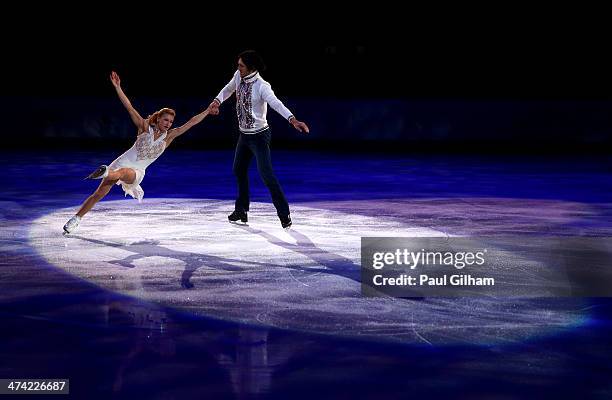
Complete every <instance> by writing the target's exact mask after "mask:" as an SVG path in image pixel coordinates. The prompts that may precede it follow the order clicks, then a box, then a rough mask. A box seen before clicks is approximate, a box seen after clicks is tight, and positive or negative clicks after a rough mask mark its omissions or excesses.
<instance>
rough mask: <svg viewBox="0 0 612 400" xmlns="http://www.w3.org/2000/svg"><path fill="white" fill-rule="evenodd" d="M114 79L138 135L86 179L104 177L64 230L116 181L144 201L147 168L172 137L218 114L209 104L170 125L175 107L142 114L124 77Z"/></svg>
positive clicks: (113, 75) (76, 223) (74, 224)
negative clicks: (182, 121) (124, 84)
mask: <svg viewBox="0 0 612 400" xmlns="http://www.w3.org/2000/svg"><path fill="white" fill-rule="evenodd" d="M110 79H111V82H112V84H113V86H114V87H115V90H116V91H117V95H118V96H119V99H120V100H121V103H123V105H124V106H125V108H126V109H127V111H128V113H129V114H130V117H131V118H132V121H133V122H134V124H135V125H136V127H137V128H138V136H137V137H136V142H135V143H134V145H133V146H132V147H131V148H130V149H129V150H128V151H126V152H125V153H123V154H122V155H121V156H119V158H117V159H116V160H115V161H113V162H112V163H111V164H110V165H108V166H106V165H101V166H100V167H98V169H96V170H95V171H94V172H92V173H91V174H90V175H89V176H87V178H86V179H102V182H101V183H100V186H98V188H97V189H96V191H95V192H94V193H93V194H92V195H91V196H89V197H88V198H87V200H85V202H84V203H83V205H82V206H81V208H80V209H79V211H77V213H76V214H75V215H74V216H73V217H72V218H70V219H69V220H68V222H66V224H65V225H64V232H65V233H71V232H73V231H74V230H75V229H76V228H77V227H78V226H79V223H80V222H81V218H83V216H84V215H85V214H87V212H88V211H89V210H91V208H92V207H93V206H94V205H95V204H96V203H97V202H98V201H100V200H101V199H102V198H104V196H106V195H107V194H108V192H109V191H110V189H111V188H112V187H113V185H115V184H117V185H121V187H122V188H123V191H124V192H125V194H126V195H128V194H129V195H130V196H132V197H133V198H135V199H137V200H138V201H139V202H140V201H142V198H143V196H144V191H143V190H142V188H141V187H140V183H141V182H142V179H143V178H144V176H145V170H146V168H147V167H148V166H149V165H151V163H153V161H155V160H157V158H158V157H159V156H160V155H161V154H162V153H163V152H164V150H165V149H166V148H167V147H168V146H169V145H170V143H172V141H173V140H174V139H175V138H176V137H178V136H180V135H182V134H183V133H185V132H187V130H189V128H191V127H192V126H194V125H196V124H198V123H200V122H202V120H203V119H204V118H206V116H207V115H208V114H218V113H219V112H218V109H214V110H211V109H210V107H209V108H207V109H206V110H204V111H202V112H201V113H199V114H198V115H195V116H193V117H192V118H191V119H190V120H189V121H187V123H185V124H184V125H183V126H180V127H178V128H173V129H170V127H171V126H172V124H173V122H174V116H175V115H176V113H175V111H174V110H172V109H170V108H162V109H161V110H159V111H156V112H155V113H153V115H150V116H149V117H148V118H147V119H144V118H142V117H141V116H140V114H139V113H138V111H136V109H134V107H133V106H132V103H130V100H129V99H128V98H127V96H126V95H125V93H124V92H123V90H122V89H121V80H120V79H119V75H117V73H116V72H114V71H113V72H112V73H111V75H110Z"/></svg>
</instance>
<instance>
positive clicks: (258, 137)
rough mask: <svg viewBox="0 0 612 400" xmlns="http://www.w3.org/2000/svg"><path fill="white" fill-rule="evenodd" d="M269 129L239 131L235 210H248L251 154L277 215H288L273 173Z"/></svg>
mask: <svg viewBox="0 0 612 400" xmlns="http://www.w3.org/2000/svg"><path fill="white" fill-rule="evenodd" d="M271 137H272V136H271V133H270V129H269V128H268V129H266V130H265V131H262V132H259V133H255V134H250V135H249V134H244V133H242V132H240V137H239V138H238V143H237V144H236V153H235V154H234V167H233V170H234V175H235V176H236V179H237V181H238V198H237V199H236V206H235V207H236V210H238V211H249V204H250V196H249V173H248V170H249V165H250V163H251V160H252V159H253V156H255V159H256V161H257V170H258V171H259V176H261V179H262V180H263V182H264V184H265V185H266V187H267V188H268V190H269V191H270V195H271V196H272V203H274V207H276V214H277V215H278V216H279V217H286V216H288V215H289V204H288V203H287V199H286V198H285V194H284V193H283V189H282V188H281V186H280V184H279V183H278V179H276V175H274V170H273V169H272V159H271V157H270V140H271Z"/></svg>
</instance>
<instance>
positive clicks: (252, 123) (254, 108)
mask: <svg viewBox="0 0 612 400" xmlns="http://www.w3.org/2000/svg"><path fill="white" fill-rule="evenodd" d="M234 92H236V112H237V113H238V126H239V128H240V131H241V132H242V133H246V134H253V133H258V132H261V131H263V130H266V129H267V128H268V121H267V119H266V114H267V113H268V104H270V107H272V109H273V110H274V111H276V112H277V113H279V114H280V115H282V116H283V118H285V119H287V120H289V119H290V118H291V117H293V114H292V113H291V111H289V109H287V107H285V105H284V104H283V103H282V102H281V101H280V100H279V99H278V98H277V97H276V95H275V94H274V91H273V90H272V87H271V86H270V84H269V83H268V82H266V81H264V80H263V78H262V77H261V75H259V73H258V72H257V71H255V72H253V73H252V74H249V75H247V76H245V77H244V78H240V72H239V71H238V70H236V73H234V76H233V77H232V80H230V81H229V83H228V84H227V85H225V87H224V88H223V89H222V90H221V91H220V92H219V94H218V95H217V97H215V99H216V100H217V101H218V102H219V104H221V103H223V102H224V101H225V100H227V99H228V98H229V97H230V96H231V95H232V93H234Z"/></svg>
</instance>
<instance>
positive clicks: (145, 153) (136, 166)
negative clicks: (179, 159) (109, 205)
mask: <svg viewBox="0 0 612 400" xmlns="http://www.w3.org/2000/svg"><path fill="white" fill-rule="evenodd" d="M166 135H167V132H164V133H162V134H161V136H160V137H158V138H157V140H155V134H154V131H153V127H151V126H149V131H148V132H144V133H141V134H140V135H138V137H137V138H136V142H135V143H134V145H133V146H132V147H130V149H129V150H128V151H126V152H125V153H123V154H122V155H120V156H119V157H118V158H117V159H116V160H115V161H113V162H112V163H111V164H110V165H109V168H110V169H111V170H115V169H119V168H131V169H133V170H134V172H136V179H134V182H133V183H125V182H123V181H121V180H120V181H117V185H121V187H122V188H123V191H124V192H125V195H126V196H127V195H128V194H129V195H130V196H132V197H133V198H135V199H136V200H138V201H139V202H141V201H142V198H143V197H144V190H142V187H141V186H140V183H141V182H142V180H143V179H144V176H145V170H146V169H147V167H148V166H149V165H151V164H152V163H153V161H155V160H157V158H158V157H159V156H161V154H162V153H163V152H164V150H165V149H166V141H165V140H164V139H165V138H166Z"/></svg>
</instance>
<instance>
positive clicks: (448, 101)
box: [0, 4, 612, 152]
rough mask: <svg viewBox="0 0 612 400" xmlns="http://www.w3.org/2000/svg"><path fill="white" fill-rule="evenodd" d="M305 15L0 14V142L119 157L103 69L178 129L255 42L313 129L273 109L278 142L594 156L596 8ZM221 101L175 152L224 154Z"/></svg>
mask: <svg viewBox="0 0 612 400" xmlns="http://www.w3.org/2000/svg"><path fill="white" fill-rule="evenodd" d="M37 7H39V6H37ZM317 7H319V8H317ZM317 7H315V6H312V7H311V8H310V11H313V10H314V11H319V12H318V13H317V12H314V13H312V17H309V18H305V19H303V20H295V19H293V18H292V17H291V16H292V15H296V11H291V12H289V11H288V15H287V18H281V17H276V18H271V19H266V18H261V19H257V21H256V22H250V23H249V22H248V21H249V20H248V19H247V18H246V17H243V16H244V15H250V14H249V13H248V12H243V11H244V9H243V8H240V6H238V5H236V7H235V9H233V10H228V11H224V12H216V11H212V10H206V9H197V8H189V7H183V6H179V5H174V4H173V5H167V6H166V7H160V6H151V7H148V8H146V9H144V11H145V12H143V13H142V14H141V13H139V12H135V11H131V12H126V11H125V10H124V9H123V8H113V7H111V6H108V7H104V6H101V7H100V8H93V7H92V8H87V9H78V8H73V9H71V10H62V9H59V8H57V7H55V6H47V8H46V9H41V8H38V9H37V11H36V13H35V14H28V15H24V14H19V15H15V16H14V18H15V19H16V20H17V21H18V22H17V23H15V21H12V16H11V14H10V13H7V14H6V17H7V21H8V23H11V22H13V23H14V25H10V26H7V27H5V28H3V32H2V33H3V36H4V37H5V42H4V44H3V53H4V55H5V57H4V62H3V66H2V69H3V76H4V79H3V85H2V91H1V93H0V106H2V109H3V110H5V117H7V118H6V124H5V128H7V131H8V132H9V133H8V134H7V135H6V136H5V138H6V139H5V145H6V146H10V147H17V148H23V147H25V148H30V147H36V146H38V147H43V148H48V147H62V148H63V147H66V146H69V147H75V148H88V147H89V146H92V145H93V146H98V147H99V146H103V147H108V148H123V147H125V146H126V145H129V144H130V143H131V141H132V140H133V134H134V132H133V130H134V129H133V127H132V126H131V122H130V120H129V117H128V115H127V113H126V112H125V111H124V110H123V108H122V106H121V104H120V103H119V101H118V100H117V98H116V95H115V93H114V90H113V88H112V86H111V84H110V82H109V80H108V75H109V72H110V71H111V70H116V71H118V72H119V73H120V76H121V78H122V86H123V88H124V90H125V92H126V93H127V95H128V96H129V97H130V99H131V100H132V102H133V104H134V105H135V107H136V108H137V109H138V110H139V111H140V112H141V114H149V113H151V112H153V111H155V110H156V109H159V108H161V107H162V106H168V107H172V108H175V109H176V111H177V113H178V115H177V119H176V122H177V123H179V124H180V123H183V122H184V121H186V120H187V119H188V118H189V117H190V116H191V115H193V114H195V113H197V112H199V111H200V110H201V109H202V108H204V107H206V105H207V104H208V103H209V102H210V101H211V99H212V98H213V97H214V96H215V95H216V94H217V93H218V91H219V90H220V89H221V88H222V87H223V86H224V85H225V83H227V81H228V80H229V79H230V78H231V76H232V73H233V71H234V70H235V61H236V55H237V54H238V53H239V52H240V51H242V50H244V49H256V50H258V51H259V52H260V53H261V54H262V56H263V58H264V60H265V61H266V63H267V65H268V70H267V71H265V73H263V74H262V75H263V76H264V78H265V79H266V80H268V81H269V82H270V83H271V84H272V87H273V89H274V90H275V92H276V94H277V96H278V97H279V98H280V99H281V100H283V102H285V104H286V105H287V106H288V107H289V108H290V109H291V110H292V111H293V112H294V113H295V114H296V116H297V117H298V118H299V119H301V120H304V121H305V122H307V123H309V125H310V126H311V128H312V133H311V134H310V135H308V136H303V135H299V134H297V132H295V131H293V130H292V129H291V128H290V127H289V126H288V124H287V123H286V122H284V121H283V120H282V119H281V118H280V117H278V115H277V114H276V113H275V112H274V111H270V112H269V114H268V115H269V122H270V124H271V127H272V130H273V132H274V137H275V145H276V146H278V147H289V148H316V149H333V151H340V150H352V149H357V150H364V149H368V150H371V149H381V150H384V151H390V150H394V151H396V150H398V149H401V151H441V152H445V151H454V152H471V151H479V152H500V151H502V152H528V151H529V152H532V151H536V152H557V151H559V152H577V151H580V152H607V148H608V147H609V144H610V141H611V137H612V135H610V131H611V130H612V119H611V118H610V110H611V106H612V78H611V76H610V71H612V68H611V67H612V63H611V62H610V60H609V58H610V57H609V54H608V53H609V46H608V44H607V41H608V39H607V38H608V37H610V35H609V33H610V32H609V31H610V29H609V28H608V26H609V24H605V21H600V20H599V16H600V15H601V16H602V17H603V15H602V14H601V13H598V12H597V10H590V12H589V13H586V14H581V13H578V12H575V13H574V12H573V10H566V11H567V12H568V13H567V14H565V15H563V17H559V16H558V15H557V14H555V11H557V10H547V11H545V12H544V13H535V12H533V11H534V10H487V9H480V10H478V13H479V15H476V14H474V15H473V16H472V18H466V17H463V16H460V15H453V12H452V11H453V10H446V11H450V12H449V13H447V15H446V16H442V15H438V16H436V15H435V14H433V18H429V19H427V20H424V19H421V14H419V13H418V12H416V11H415V12H413V13H411V12H410V10H404V11H401V12H400V11H399V10H373V11H372V13H371V15H369V16H367V17H366V18H364V17H363V15H362V17H361V18H360V19H355V18H353V17H352V16H351V15H349V14H343V13H340V14H337V15H333V16H332V15H329V14H328V13H327V12H325V13H323V12H321V11H322V10H323V9H321V8H320V6H317ZM258 10H259V9H258ZM302 11H303V10H302ZM362 11H365V14H366V15H367V14H368V11H369V10H362ZM381 11H382V12H381ZM258 13H259V15H263V16H270V14H267V13H266V11H258ZM301 15H302V16H304V14H301ZM309 15H310V14H309ZM322 15H325V16H326V17H327V18H324V17H322ZM243 19H246V20H243ZM329 26H332V27H333V28H334V29H333V30H332V31H328V30H326V28H328V27H329ZM380 26H382V27H383V28H382V29H381V28H380ZM329 32H333V33H329ZM229 103H230V104H224V106H223V108H222V114H221V115H220V116H219V117H214V118H212V117H211V118H210V119H207V120H206V121H204V122H203V123H202V124H201V125H200V126H198V127H196V128H194V129H193V131H192V132H190V133H189V134H188V135H187V136H185V137H184V138H181V141H180V142H177V144H176V146H177V147H179V148H196V149H200V148H201V149H206V148H227V147H228V146H229V147H231V146H232V143H233V140H234V139H235V133H234V131H235V127H236V121H235V115H234V114H235V112H234V110H233V101H229Z"/></svg>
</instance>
